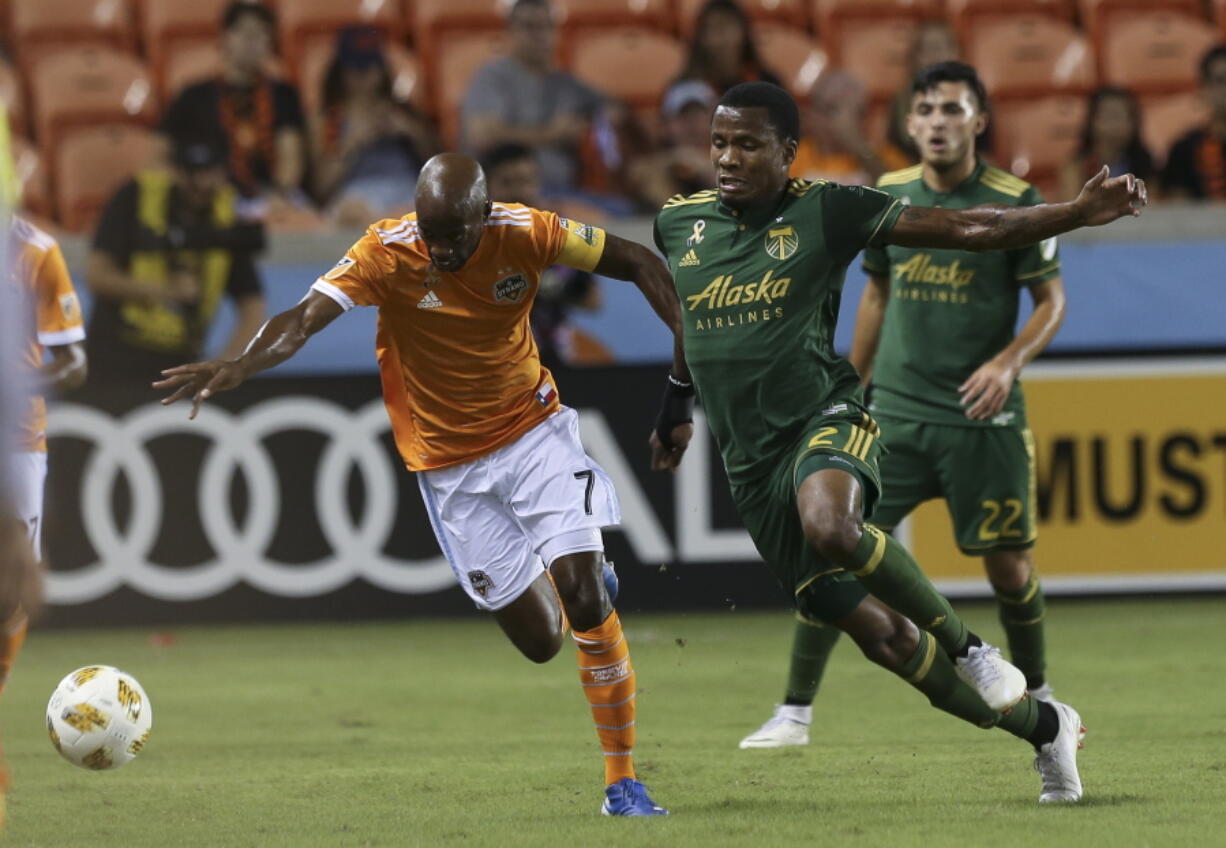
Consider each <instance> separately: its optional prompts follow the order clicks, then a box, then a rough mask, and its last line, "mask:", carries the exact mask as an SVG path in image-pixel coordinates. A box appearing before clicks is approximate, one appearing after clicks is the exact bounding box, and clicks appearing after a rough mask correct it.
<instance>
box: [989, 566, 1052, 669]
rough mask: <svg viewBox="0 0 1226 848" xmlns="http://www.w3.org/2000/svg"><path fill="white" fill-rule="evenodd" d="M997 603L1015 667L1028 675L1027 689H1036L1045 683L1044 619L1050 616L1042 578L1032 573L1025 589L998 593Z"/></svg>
mask: <svg viewBox="0 0 1226 848" xmlns="http://www.w3.org/2000/svg"><path fill="white" fill-rule="evenodd" d="M996 600H997V603H998V604H999V611H1000V623H1001V624H1002V625H1004V628H1005V637H1006V638H1007V639H1008V641H1009V655H1010V657H1011V658H1012V659H1013V664H1014V665H1015V666H1017V667H1018V668H1019V669H1021V670H1022V674H1024V675H1026V686H1027V688H1030V689H1036V688H1038V687H1039V686H1042V685H1043V683H1044V682H1045V681H1044V671H1045V670H1046V668H1047V657H1046V655H1045V654H1044V651H1043V617H1044V616H1045V615H1046V614H1047V603H1046V601H1044V599H1043V588H1042V587H1041V586H1040V585H1039V575H1038V574H1034V573H1032V574H1031V575H1030V579H1029V580H1028V581H1027V582H1026V585H1025V586H1023V587H1022V588H1021V589H1019V590H1017V591H1016V592H1002V591H1001V590H1000V589H997V590H996Z"/></svg>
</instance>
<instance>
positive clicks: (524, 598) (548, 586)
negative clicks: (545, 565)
mask: <svg viewBox="0 0 1226 848" xmlns="http://www.w3.org/2000/svg"><path fill="white" fill-rule="evenodd" d="M494 620H495V621H497V622H498V626H499V627H501V628H502V632H503V633H505V634H507V638H508V639H510V640H511V643H512V644H513V645H515V647H516V648H518V649H519V652H520V653H521V654H523V655H524V656H525V657H527V658H528V659H530V660H532V661H533V662H535V663H543V662H549V660H551V659H553V658H554V656H556V655H557V653H558V651H559V650H560V649H561V647H562V635H563V632H564V626H563V621H564V619H563V617H562V607H561V605H560V604H559V602H558V594H557V592H556V591H555V590H554V588H553V581H551V580H550V579H549V575H548V574H541V575H540V576H539V577H537V578H536V579H535V580H533V581H532V583H530V584H529V585H528V588H527V589H525V590H524V592H523V594H521V595H520V596H519V597H518V598H516V599H515V600H513V601H511V603H509V604H507V605H506V606H505V607H503V608H502V609H500V610H496V611H495V612H494Z"/></svg>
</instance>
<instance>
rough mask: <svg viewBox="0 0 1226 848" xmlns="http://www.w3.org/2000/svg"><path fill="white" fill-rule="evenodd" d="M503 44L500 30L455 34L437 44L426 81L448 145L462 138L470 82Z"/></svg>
mask: <svg viewBox="0 0 1226 848" xmlns="http://www.w3.org/2000/svg"><path fill="white" fill-rule="evenodd" d="M504 43H505V37H504V35H503V33H502V31H501V30H499V31H488V30H487V31H477V32H468V33H455V34H453V35H450V36H448V37H447V38H446V39H445V40H444V41H443V42H442V43H439V44H436V45H435V50H434V51H433V52H434V58H433V61H432V63H431V64H429V65H427V69H428V74H427V83H428V88H429V91H430V97H431V102H432V103H433V104H434V114H435V115H436V116H437V117H438V122H439V126H440V127H441V129H442V132H443V142H444V144H446V145H447V146H448V147H454V146H456V145H457V144H458V143H459V140H460V107H461V106H462V105H463V103H464V93H465V92H466V91H468V84H469V83H470V82H471V81H472V78H473V75H474V74H476V73H477V71H478V70H480V68H481V67H482V66H483V65H485V64H487V63H489V62H490V61H491V60H493V59H495V58H497V57H498V56H499V55H501V54H502V52H503V45H504Z"/></svg>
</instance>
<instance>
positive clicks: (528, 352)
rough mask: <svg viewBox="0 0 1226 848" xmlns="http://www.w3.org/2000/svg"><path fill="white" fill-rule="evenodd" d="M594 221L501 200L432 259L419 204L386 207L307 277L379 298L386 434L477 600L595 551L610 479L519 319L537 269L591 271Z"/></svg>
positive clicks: (345, 299) (611, 502)
mask: <svg viewBox="0 0 1226 848" xmlns="http://www.w3.org/2000/svg"><path fill="white" fill-rule="evenodd" d="M604 242H605V233H604V231H603V230H600V229H597V228H595V227H590V226H587V225H584V224H580V223H578V222H576V221H570V220H567V219H565V218H560V217H558V216H557V215H555V214H554V213H552V212H544V211H540V210H537V209H532V208H530V207H527V206H521V205H519V204H513V203H495V204H493V211H492V212H491V214H490V216H489V218H488V219H487V220H486V222H485V230H484V233H483V235H482V238H481V241H480V243H479V244H478V246H477V249H476V251H475V252H474V253H473V255H472V256H471V257H469V259H468V261H467V262H466V263H465V265H464V267H463V268H461V269H460V270H459V271H456V272H445V271H439V270H438V269H436V268H435V267H434V266H433V265H432V264H431V262H430V254H429V251H428V250H427V248H426V244H425V241H424V240H423V239H422V238H421V236H420V234H419V233H418V229H417V216H416V214H409V215H406V216H405V217H403V218H401V219H399V220H395V219H392V220H384V221H380V222H379V223H377V224H375V225H374V226H373V227H371V228H370V229H369V230H368V231H367V232H366V235H364V236H363V237H362V239H361V240H359V241H358V242H357V244H355V245H354V246H353V247H352V248H350V250H349V251H348V252H347V253H346V254H345V256H344V258H343V259H341V261H340V262H339V263H337V265H336V267H334V268H333V269H332V270H331V271H329V272H328V273H326V274H324V275H323V276H322V277H320V278H319V279H318V280H317V281H316V282H315V284H314V285H313V286H312V288H313V289H314V290H315V291H317V292H320V293H321V294H324V295H326V296H327V297H330V298H331V299H332V300H334V301H335V302H336V303H338V304H339V305H341V306H342V307H344V308H345V309H346V310H348V309H351V308H353V307H354V306H375V307H378V309H379V322H378V332H377V336H376V341H375V349H376V353H377V356H378V360H379V373H380V377H381V381H382V384H383V399H384V402H385V403H386V405H387V411H388V415H389V417H390V418H391V422H392V432H393V435H394V436H395V439H396V446H397V448H398V450H399V451H400V455H401V457H402V458H403V459H404V462H405V465H406V466H407V467H408V468H409V469H410V470H411V471H417V472H422V473H419V474H418V481H419V483H420V484H421V487H422V497H423V499H424V500H425V503H426V507H427V510H428V511H429V513H430V518H431V522H432V524H433V526H434V531H435V535H436V536H437V537H438V540H439V546H440V547H441V548H442V550H443V553H444V554H445V555H446V556H447V559H448V561H449V562H450V563H451V565H452V568H453V570H455V572H456V575H457V578H458V579H459V580H460V582H461V584H462V585H463V586H464V587H465V589H466V591H468V593H469V595H470V597H472V598H473V600H474V602H476V603H477V605H478V606H479V607H483V608H485V609H498V608H500V607H501V606H505V605H506V604H507V603H510V602H511V601H512V600H514V599H515V597H518V595H519V593H520V592H522V591H523V589H524V588H526V587H527V585H528V583H530V582H531V581H532V580H533V579H535V577H536V576H537V575H538V574H539V573H540V570H541V561H542V560H543V561H544V563H545V564H546V565H548V564H549V563H551V562H552V561H553V560H554V559H556V558H557V557H558V556H563V555H565V554H568V553H575V552H578V551H587V550H603V543H602V542H601V539H600V528H601V527H606V526H612V525H615V524H617V523H618V522H619V521H620V510H619V508H618V505H617V499H616V495H615V494H614V492H613V487H612V484H611V483H610V482H609V480H608V477H607V476H606V475H605V472H604V471H603V469H601V468H600V467H599V465H597V464H596V463H595V462H594V461H593V460H592V459H591V458H590V457H588V456H587V455H586V454H585V453H584V451H583V447H582V445H581V444H580V443H579V435H578V419H577V416H576V414H575V413H574V411H573V410H568V409H565V408H564V407H562V406H561V405H560V403H559V401H558V392H557V388H556V385H555V384H554V381H553V376H552V375H551V374H550V373H549V371H548V369H546V368H544V367H543V366H542V365H541V362H540V357H539V355H538V354H537V348H536V342H535V341H534V340H533V338H532V332H531V329H530V327H529V323H528V316H529V313H530V312H531V310H532V301H533V299H534V298H535V297H536V293H537V287H538V285H539V283H540V278H541V274H542V272H543V271H544V270H545V269H547V268H549V267H550V266H551V265H555V264H562V265H569V266H571V267H574V268H579V269H581V270H584V271H591V270H594V269H595V267H596V264H597V263H598V262H599V261H600V257H601V255H602V254H603V251H604Z"/></svg>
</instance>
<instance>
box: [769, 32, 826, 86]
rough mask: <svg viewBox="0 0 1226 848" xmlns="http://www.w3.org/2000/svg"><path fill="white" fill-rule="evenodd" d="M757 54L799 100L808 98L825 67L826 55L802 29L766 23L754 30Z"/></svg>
mask: <svg viewBox="0 0 1226 848" xmlns="http://www.w3.org/2000/svg"><path fill="white" fill-rule="evenodd" d="M754 39H755V40H756V41H757V43H758V53H759V55H761V56H762V60H763V61H764V62H765V63H766V66H767V67H768V68H770V69H771V70H772V71H774V72H775V73H776V74H778V75H779V78H780V79H781V80H783V83H784V85H786V86H787V88H788V90H789V91H791V92H792V96H793V97H795V98H796V99H798V100H804V99H806V98H808V96H809V92H810V91H812V89H813V84H814V83H815V82H817V78H818V77H819V76H820V75H821V73H822V70H823V69H824V68H825V67H826V51H824V50H822V48H821V47H819V46H818V44H817V42H816V41H814V40H813V38H812V37H811V36H810V35H809V34H808V33H807V32H805V31H804V30H803V29H797V28H796V27H791V26H787V25H786V24H776V23H764V24H760V25H758V26H756V27H754Z"/></svg>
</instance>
